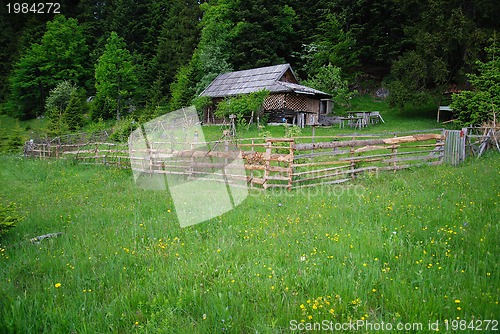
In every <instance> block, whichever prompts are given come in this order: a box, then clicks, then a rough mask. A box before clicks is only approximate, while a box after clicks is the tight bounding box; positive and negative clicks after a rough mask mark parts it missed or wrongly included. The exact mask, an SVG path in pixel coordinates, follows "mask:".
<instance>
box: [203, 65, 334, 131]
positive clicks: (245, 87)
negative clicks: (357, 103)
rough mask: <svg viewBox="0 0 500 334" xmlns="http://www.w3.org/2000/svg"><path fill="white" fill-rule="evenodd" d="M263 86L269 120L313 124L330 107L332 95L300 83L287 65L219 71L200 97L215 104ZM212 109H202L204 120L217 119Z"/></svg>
mask: <svg viewBox="0 0 500 334" xmlns="http://www.w3.org/2000/svg"><path fill="white" fill-rule="evenodd" d="M263 89H266V90H268V91H269V92H270V93H269V95H268V96H267V98H266V100H265V101H264V104H263V106H262V108H263V111H264V112H265V113H268V115H269V119H268V120H269V122H277V123H289V124H296V125H299V126H304V125H316V124H318V120H319V117H320V115H326V114H328V113H329V112H330V111H331V109H332V102H331V100H330V97H331V96H330V95H329V94H327V93H325V92H322V91H319V90H317V89H313V88H310V87H306V86H303V85H300V84H299V83H298V79H297V76H296V75H295V73H294V72H293V70H292V68H291V66H290V65H289V64H282V65H275V66H267V67H260V68H254V69H250V70H244V71H236V72H229V73H223V74H220V75H219V76H218V77H217V78H215V79H214V81H212V83H210V85H209V86H208V87H207V88H206V89H205V90H204V91H203V92H202V93H201V94H200V96H209V97H211V98H212V101H213V102H214V105H216V104H217V103H218V102H220V101H222V100H223V99H224V98H227V97H231V96H238V95H242V94H249V93H252V92H256V91H259V90H263ZM214 109H215V108H214V107H211V108H207V109H206V110H205V116H204V118H205V120H204V121H205V123H214V122H216V121H217V120H216V119H215V116H214Z"/></svg>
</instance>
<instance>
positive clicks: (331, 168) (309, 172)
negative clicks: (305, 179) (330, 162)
mask: <svg viewBox="0 0 500 334" xmlns="http://www.w3.org/2000/svg"><path fill="white" fill-rule="evenodd" d="M350 166H351V165H350V164H349V165H343V166H337V167H330V168H324V169H314V170H308V171H305V172H298V173H293V176H301V175H307V174H312V173H321V172H329V171H332V170H337V169H342V168H349V167H350Z"/></svg>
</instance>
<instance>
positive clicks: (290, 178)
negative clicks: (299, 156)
mask: <svg viewBox="0 0 500 334" xmlns="http://www.w3.org/2000/svg"><path fill="white" fill-rule="evenodd" d="M294 155H295V139H294V138H292V141H291V142H290V162H289V165H288V168H289V169H288V191H291V190H292V184H293V161H294Z"/></svg>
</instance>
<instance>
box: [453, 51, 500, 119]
mask: <svg viewBox="0 0 500 334" xmlns="http://www.w3.org/2000/svg"><path fill="white" fill-rule="evenodd" d="M486 51H487V52H488V56H489V57H490V60H489V61H488V62H485V63H483V62H477V66H478V74H470V75H468V77H469V80H470V82H471V84H472V86H473V87H474V89H473V90H466V91H462V92H461V93H459V94H454V95H453V97H452V98H453V102H452V104H451V107H452V108H453V111H454V113H455V116H457V119H458V123H459V126H474V125H482V124H483V123H486V122H489V121H492V120H493V118H494V116H493V113H494V112H495V111H498V109H499V107H500V60H499V57H498V56H496V57H495V54H499V53H500V48H499V47H497V46H496V43H493V45H492V46H491V47H489V48H486Z"/></svg>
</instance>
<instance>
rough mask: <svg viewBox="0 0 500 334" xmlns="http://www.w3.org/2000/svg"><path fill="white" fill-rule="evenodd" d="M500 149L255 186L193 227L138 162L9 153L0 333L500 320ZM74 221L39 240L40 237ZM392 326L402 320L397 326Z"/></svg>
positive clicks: (4, 161) (0, 163)
mask: <svg viewBox="0 0 500 334" xmlns="http://www.w3.org/2000/svg"><path fill="white" fill-rule="evenodd" d="M499 163H500V156H499V155H498V154H489V155H487V156H486V157H484V158H482V159H481V160H470V161H467V162H466V163H465V164H463V165H461V166H459V167H449V166H438V167H422V168H418V169H415V170H406V171H401V172H398V173H386V174H382V175H381V176H378V177H377V176H375V175H371V176H369V175H368V176H366V177H365V178H363V179H360V180H359V181H357V182H356V183H353V184H350V185H347V186H325V187H319V188H313V189H309V190H303V191H298V190H297V191H292V192H290V193H288V192H283V193H281V192H274V191H263V192H258V191H255V192H253V191H252V192H251V195H250V196H249V197H248V198H247V199H246V200H245V202H244V203H243V204H242V205H240V206H239V207H237V208H236V209H235V210H233V211H231V212H228V213H226V214H225V215H223V216H220V217H218V218H214V219H212V220H210V221H207V222H204V223H201V224H198V225H194V226H191V227H188V228H184V229H181V228H180V227H179V225H178V223H177V220H176V216H175V208H174V207H173V203H172V200H171V198H170V197H169V194H168V193H166V192H154V191H143V190H139V189H136V188H135V185H134V184H133V181H132V177H131V175H130V172H129V171H124V170H117V169H106V168H101V167H92V166H83V165H68V164H67V163H64V162H61V161H59V162H47V161H28V160H22V159H18V158H8V157H0V175H1V177H0V187H1V189H2V200H8V201H14V202H15V203H16V204H17V205H18V206H19V207H20V210H21V213H22V214H23V215H25V219H24V220H23V222H22V223H20V224H19V226H17V227H16V228H15V229H14V230H12V231H11V232H10V233H9V234H7V235H5V236H4V237H2V239H0V243H1V245H0V284H1V288H0V332H1V333H70V332H74V333H104V332H112V333H136V332H144V333H224V332H227V333H287V332H290V328H291V327H290V322H291V321H297V322H301V321H303V324H307V323H313V322H319V321H322V320H328V321H332V322H334V323H345V322H349V321H357V320H364V321H368V322H370V323H380V322H382V321H384V322H386V323H387V322H390V323H392V324H394V325H395V324H396V323H398V322H402V323H406V322H418V323H422V324H423V325H424V328H425V329H427V326H428V323H429V322H435V321H440V323H439V324H440V327H439V329H440V330H441V331H446V328H445V327H444V321H445V320H446V319H449V321H451V320H457V319H460V320H468V321H470V320H473V319H495V317H496V319H497V320H500V319H499V317H498V315H499V314H500V305H499V301H500V270H499V269H500V268H499V260H500V240H499V239H500V238H499V235H500V222H499V220H498V217H499V216H500V210H499V201H500V192H499V190H498V189H499V185H500V182H499V180H500V175H499V170H498V165H499ZM51 232H63V233H64V234H63V235H61V236H59V237H57V238H50V239H45V240H43V241H41V242H40V243H39V244H35V243H31V242H30V241H29V239H30V238H33V237H35V236H39V235H43V234H46V233H51ZM394 332H397V331H396V330H394Z"/></svg>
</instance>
